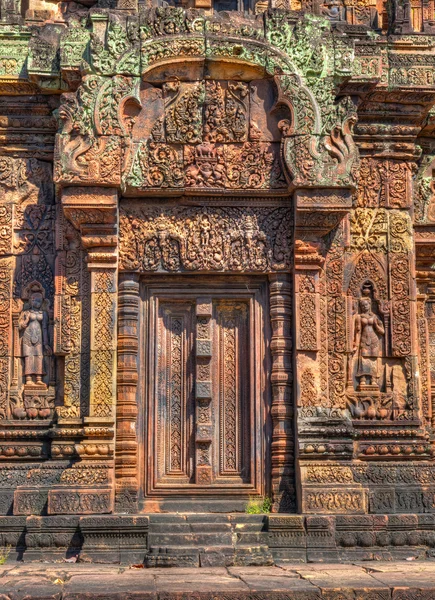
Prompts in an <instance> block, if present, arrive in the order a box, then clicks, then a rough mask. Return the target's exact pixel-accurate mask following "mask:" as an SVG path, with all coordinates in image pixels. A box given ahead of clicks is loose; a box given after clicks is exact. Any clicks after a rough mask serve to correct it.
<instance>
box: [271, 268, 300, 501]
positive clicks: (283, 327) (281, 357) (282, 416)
mask: <svg viewBox="0 0 435 600" xmlns="http://www.w3.org/2000/svg"><path fill="white" fill-rule="evenodd" d="M269 282H270V319H271V325H272V340H271V344H270V348H271V353H272V372H271V383H272V410H271V413H272V422H273V434H272V453H271V454H272V495H273V511H274V512H278V511H280V512H291V511H293V510H294V509H295V506H296V498H295V488H294V433H293V403H292V342H291V301H292V297H291V283H290V277H289V275H285V274H279V275H270V276H269Z"/></svg>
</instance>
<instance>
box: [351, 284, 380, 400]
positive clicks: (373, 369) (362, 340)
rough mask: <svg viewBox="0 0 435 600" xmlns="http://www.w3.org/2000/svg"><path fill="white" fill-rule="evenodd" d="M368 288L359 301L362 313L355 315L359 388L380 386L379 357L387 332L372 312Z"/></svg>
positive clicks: (355, 345)
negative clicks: (382, 338)
mask: <svg viewBox="0 0 435 600" xmlns="http://www.w3.org/2000/svg"><path fill="white" fill-rule="evenodd" d="M369 293H370V292H369V290H368V289H364V290H363V297H362V298H361V299H360V301H359V309H360V313H359V314H357V315H355V330H354V331H355V334H354V346H353V351H354V352H358V360H357V372H356V377H357V379H359V385H358V389H360V390H361V389H363V388H364V389H367V387H369V386H370V387H372V386H375V387H376V388H378V387H379V386H378V382H377V379H378V376H379V375H378V358H379V355H380V354H381V348H382V345H381V336H383V335H384V334H385V329H384V326H383V324H382V322H381V320H380V319H379V317H378V316H377V315H375V314H374V313H373V312H372V301H371V298H370V296H369V295H368V294H369Z"/></svg>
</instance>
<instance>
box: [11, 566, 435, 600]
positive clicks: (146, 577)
mask: <svg viewBox="0 0 435 600" xmlns="http://www.w3.org/2000/svg"><path fill="white" fill-rule="evenodd" d="M434 598H435V561H418V560H414V561H407V560H404V561H394V562H378V563H371V564H367V563H350V564H277V565H275V566H273V567H215V568H204V569H188V568H173V569H162V568H150V569H147V568H135V566H129V567H121V566H114V565H90V564H83V563H75V564H71V563H66V562H63V563H56V564H46V563H32V564H26V563H19V564H16V565H10V564H6V565H3V566H1V567H0V599H1V600H94V599H95V600H97V599H98V600H103V599H104V600H311V599H313V600H314V599H319V600H320V599H328V600H387V599H391V600H433V599H434Z"/></svg>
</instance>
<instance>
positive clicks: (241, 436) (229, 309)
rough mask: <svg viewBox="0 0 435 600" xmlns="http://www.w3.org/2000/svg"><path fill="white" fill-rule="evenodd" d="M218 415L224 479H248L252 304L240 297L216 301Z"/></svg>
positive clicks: (221, 475)
mask: <svg viewBox="0 0 435 600" xmlns="http://www.w3.org/2000/svg"><path fill="white" fill-rule="evenodd" d="M214 308H215V310H214V314H215V323H216V329H215V333H216V342H217V352H216V353H215V359H216V362H217V365H216V370H215V372H216V373H218V374H219V376H218V377H216V384H217V385H216V387H217V390H216V395H215V397H216V399H218V402H219V406H218V415H219V425H220V427H219V431H218V432H217V433H218V435H219V449H220V452H219V457H218V458H219V461H216V465H218V466H219V470H218V473H217V476H218V477H219V478H220V479H222V480H228V479H229V478H233V479H234V481H236V480H239V481H240V482H249V475H250V454H249V445H250V444H249V442H250V423H249V412H250V411H249V383H250V382H249V328H248V325H249V323H248V317H249V306H248V305H247V304H246V303H242V302H238V301H226V300H223V301H220V302H217V303H216V304H215V307H214Z"/></svg>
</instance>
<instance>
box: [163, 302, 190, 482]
mask: <svg viewBox="0 0 435 600" xmlns="http://www.w3.org/2000/svg"><path fill="white" fill-rule="evenodd" d="M193 316H194V304H193V303H183V304H180V303H174V302H162V303H160V304H159V313H158V333H157V369H156V382H157V389H156V404H157V406H156V433H157V439H158V440H159V443H158V444H156V445H155V450H156V454H155V456H156V463H157V464H156V478H157V482H158V483H159V484H171V485H172V484H173V483H177V484H185V483H189V481H190V477H191V473H190V465H189V462H190V455H191V451H192V449H191V448H190V446H191V441H190V440H191V434H192V416H193V402H192V400H193V399H192V386H193V379H192V329H193Z"/></svg>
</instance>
